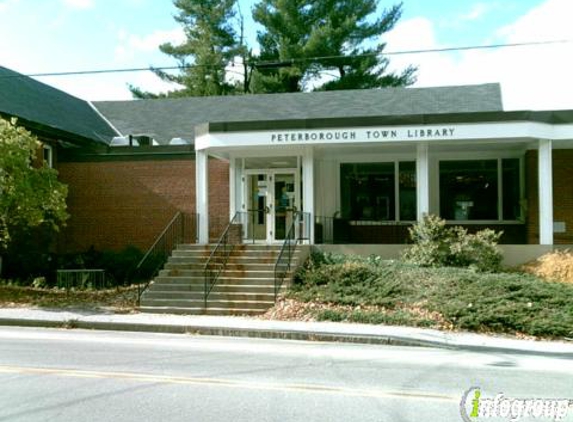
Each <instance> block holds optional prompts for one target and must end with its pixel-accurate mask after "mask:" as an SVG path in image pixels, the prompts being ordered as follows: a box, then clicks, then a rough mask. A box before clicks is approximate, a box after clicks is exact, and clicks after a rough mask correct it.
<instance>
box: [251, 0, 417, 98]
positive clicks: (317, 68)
mask: <svg viewBox="0 0 573 422" xmlns="http://www.w3.org/2000/svg"><path fill="white" fill-rule="evenodd" d="M377 8H378V0H321V1H316V0H296V1H288V2H286V1H282V0H262V1H260V2H259V3H258V4H257V5H255V7H254V9H253V18H254V19H255V21H257V22H258V23H260V24H261V25H262V26H263V27H264V30H263V31H261V32H259V33H258V41H259V44H260V49H261V54H260V57H259V59H260V61H261V62H262V63H265V62H274V63H276V64H278V65H275V66H271V65H266V66H265V67H264V68H262V67H258V72H257V73H255V74H254V76H253V79H254V81H253V85H255V87H254V90H255V91H256V90H261V91H263V92H269V91H270V92H294V91H302V90H304V88H305V87H306V86H313V87H314V86H316V84H317V83H319V82H320V81H321V80H322V79H324V75H325V74H328V75H333V74H335V75H334V77H331V78H330V80H329V81H328V82H325V83H322V85H320V86H318V87H317V88H316V89H318V90H340V89H363V88H380V87H386V86H406V85H410V84H412V83H413V82H414V81H415V77H414V74H415V71H416V69H415V68H413V67H411V66H410V67H408V68H407V69H406V70H404V71H403V72H402V73H400V74H395V73H388V72H387V70H388V64H389V60H388V58H386V57H384V56H383V55H382V53H383V50H384V48H385V43H383V42H380V41H378V40H379V38H380V37H381V36H382V35H383V34H384V33H386V32H388V31H390V30H391V29H392V28H393V27H394V25H395V24H396V22H397V21H398V20H399V19H400V16H401V14H402V4H401V3H400V4H397V5H394V6H392V7H391V8H389V9H385V10H383V11H382V12H381V13H379V14H378V13H377Z"/></svg>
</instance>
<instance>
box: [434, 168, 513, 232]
mask: <svg viewBox="0 0 573 422" xmlns="http://www.w3.org/2000/svg"><path fill="white" fill-rule="evenodd" d="M519 167H520V163H519V159H517V158H515V159H493V160H464V161H441V162H440V215H441V216H442V218H445V219H446V220H459V221H464V220H517V219H519V217H520V206H519V199H520V176H519V173H520V172H519ZM500 184H501V189H500ZM500 204H501V206H500Z"/></svg>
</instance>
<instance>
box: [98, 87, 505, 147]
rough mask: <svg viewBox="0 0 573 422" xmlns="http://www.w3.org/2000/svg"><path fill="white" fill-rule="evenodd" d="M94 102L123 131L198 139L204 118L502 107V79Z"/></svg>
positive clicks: (392, 113) (281, 117) (280, 117)
mask: <svg viewBox="0 0 573 422" xmlns="http://www.w3.org/2000/svg"><path fill="white" fill-rule="evenodd" d="M94 106H95V107H96V108H97V109H98V110H99V111H100V112H101V113H102V114H103V115H104V116H105V117H106V118H107V119H108V120H109V121H110V122H111V123H112V124H113V125H114V126H115V127H116V128H117V129H118V130H119V131H121V132H122V133H123V134H124V135H128V134H148V135H152V136H153V137H154V138H155V139H156V140H157V141H158V142H160V143H167V142H169V140H170V139H172V138H177V137H181V138H185V139H188V140H190V141H193V140H194V134H195V126H196V125H198V124H201V123H206V122H241V121H268V120H285V119H320V118H337V117H368V116H399V115H413V114H440V113H472V112H483V111H502V110H503V107H502V102H501V90H500V87H499V84H483V85H467V86H453V87H439V88H386V89H370V90H348V91H329V92H312V93H293V94H263V95H244V96H227V97H189V98H178V99H156V100H137V101H103V102H95V103H94Z"/></svg>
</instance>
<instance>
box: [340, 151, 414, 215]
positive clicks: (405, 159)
mask: <svg viewBox="0 0 573 422" xmlns="http://www.w3.org/2000/svg"><path fill="white" fill-rule="evenodd" d="M400 163H414V166H415V164H416V159H415V157H412V158H409V157H400V158H396V159H393V160H383V161H382V160H376V159H370V160H360V159H356V160H348V161H346V160H345V161H339V162H338V166H337V167H338V168H337V173H338V192H339V201H338V204H339V209H340V211H342V210H341V205H342V195H343V193H342V184H341V177H342V165H349V164H350V165H352V164H356V165H360V164H387V165H389V164H391V165H392V166H393V175H394V219H392V220H353V219H351V218H350V221H363V222H371V223H376V224H400V223H415V222H416V220H415V219H414V220H402V219H401V215H400V179H399V178H400ZM414 174H415V176H416V185H417V183H418V175H417V174H416V172H415V171H414ZM416 199H417V198H416ZM416 207H417V205H416Z"/></svg>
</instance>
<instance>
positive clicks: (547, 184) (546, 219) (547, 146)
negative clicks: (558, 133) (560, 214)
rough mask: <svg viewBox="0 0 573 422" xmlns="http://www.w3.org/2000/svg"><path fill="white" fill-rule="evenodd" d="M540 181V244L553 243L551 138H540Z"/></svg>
mask: <svg viewBox="0 0 573 422" xmlns="http://www.w3.org/2000/svg"><path fill="white" fill-rule="evenodd" d="M537 161H538V174H539V178H538V183H539V244H540V245H552V244H553V163H552V143H551V140H549V139H540V140H539V153H538V159H537Z"/></svg>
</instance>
